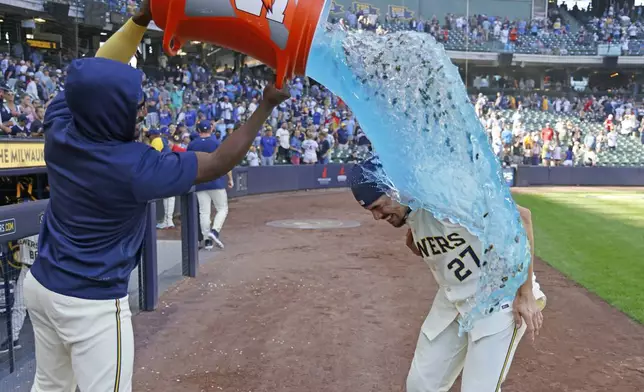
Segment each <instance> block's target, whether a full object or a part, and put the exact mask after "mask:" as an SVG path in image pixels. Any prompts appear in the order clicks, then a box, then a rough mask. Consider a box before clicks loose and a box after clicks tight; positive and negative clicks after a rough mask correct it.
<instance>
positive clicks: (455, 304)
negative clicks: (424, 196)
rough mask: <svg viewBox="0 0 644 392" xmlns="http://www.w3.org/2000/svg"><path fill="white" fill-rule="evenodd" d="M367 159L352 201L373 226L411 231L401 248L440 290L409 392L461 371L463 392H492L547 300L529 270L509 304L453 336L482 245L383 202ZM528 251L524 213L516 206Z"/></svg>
mask: <svg viewBox="0 0 644 392" xmlns="http://www.w3.org/2000/svg"><path fill="white" fill-rule="evenodd" d="M375 169H376V166H375V164H374V163H373V161H367V162H365V163H364V164H362V165H357V166H356V167H355V168H354V170H353V173H352V179H351V183H352V185H351V190H352V192H353V195H354V196H355V198H356V200H357V201H358V203H360V205H361V206H363V207H364V208H365V209H367V210H368V211H369V212H371V214H372V215H373V217H374V219H376V220H385V221H387V222H388V223H389V224H391V225H392V226H394V227H403V226H405V225H407V226H408V227H409V229H408V232H407V247H409V249H410V250H411V251H412V252H413V253H414V254H416V255H418V256H420V257H422V258H423V261H424V262H425V263H426V264H427V265H428V266H429V269H430V270H431V272H432V275H433V276H434V278H435V279H436V282H437V283H438V286H439V290H438V292H437V293H436V297H435V298H434V303H433V304H432V307H431V310H430V311H429V314H428V315H427V318H426V319H425V321H424V323H423V324H422V326H421V331H420V336H419V337H418V343H417V345H416V351H415V353H414V358H413V360H412V364H411V368H410V370H409V374H408V376H407V392H446V391H448V390H449V389H450V388H451V387H452V385H453V384H454V381H455V380H456V378H457V377H458V375H459V374H461V373H462V383H461V391H462V392H498V391H500V390H501V384H502V383H503V381H504V380H505V377H506V376H507V373H508V370H509V368H510V364H511V363H512V359H513V357H514V352H515V350H516V348H517V345H518V343H519V341H520V340H521V337H522V336H523V335H524V334H525V332H526V331H527V332H528V333H529V334H530V336H531V337H532V339H534V335H535V333H538V332H539V330H540V328H541V325H542V322H543V316H542V314H541V310H542V309H543V308H544V307H545V302H546V297H545V295H544V294H543V292H541V290H540V287H539V284H538V283H537V281H536V279H535V277H534V273H533V271H532V263H531V264H530V270H529V276H530V278H529V279H528V280H527V281H526V283H524V285H523V286H521V288H520V289H519V290H518V291H517V294H516V297H515V299H514V301H513V302H511V303H510V302H509V303H505V304H501V307H500V310H499V311H498V312H497V313H492V314H490V315H488V316H486V317H485V318H483V319H480V320H478V321H477V322H475V323H474V326H473V328H472V330H471V331H470V332H468V333H464V334H463V335H462V336H459V324H458V320H459V317H461V316H462V315H463V314H465V313H467V312H468V311H469V310H471V309H470V305H469V303H470V301H468V299H470V298H472V297H473V296H474V294H475V293H476V288H477V284H478V281H479V278H480V275H481V268H480V267H481V257H480V256H481V254H482V253H483V249H482V248H483V246H482V244H481V241H480V240H479V239H478V238H477V237H476V236H474V235H472V234H471V233H470V232H469V231H468V230H467V229H465V228H464V227H462V226H460V225H457V224H453V223H450V222H448V221H440V220H438V219H436V218H435V217H434V216H433V215H432V214H431V213H430V212H429V211H427V210H423V209H418V210H413V211H412V209H411V208H409V207H407V206H405V205H402V204H400V203H398V202H396V201H395V200H393V199H392V198H391V197H389V196H388V195H387V194H386V193H385V191H387V189H383V187H382V185H379V184H376V183H374V182H372V181H371V178H373V177H374V176H373V175H371V171H373V170H375ZM518 208H519V212H520V215H521V218H522V220H523V224H524V226H525V229H526V232H527V234H528V239H529V240H530V245H531V248H533V236H532V222H531V218H530V211H528V210H527V209H525V208H522V207H518Z"/></svg>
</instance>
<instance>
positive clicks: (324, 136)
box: [317, 129, 331, 165]
mask: <svg viewBox="0 0 644 392" xmlns="http://www.w3.org/2000/svg"><path fill="white" fill-rule="evenodd" d="M328 136H329V131H328V130H326V129H324V130H322V131H321V132H320V134H319V135H318V151H317V160H318V163H320V164H322V165H325V164H327V163H329V154H330V152H331V143H330V142H329V139H328Z"/></svg>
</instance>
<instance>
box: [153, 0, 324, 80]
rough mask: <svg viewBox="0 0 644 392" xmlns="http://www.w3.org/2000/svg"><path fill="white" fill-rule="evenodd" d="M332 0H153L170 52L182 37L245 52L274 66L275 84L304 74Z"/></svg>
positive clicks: (175, 47)
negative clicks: (322, 16) (319, 22)
mask: <svg viewBox="0 0 644 392" xmlns="http://www.w3.org/2000/svg"><path fill="white" fill-rule="evenodd" d="M325 1H331V0H151V9H152V18H153V19H154V22H155V23H156V25H157V26H159V28H161V29H163V30H164V35H163V48H164V50H165V51H166V52H167V53H168V54H169V55H171V56H174V55H176V54H177V52H178V51H179V49H180V48H181V46H182V45H183V43H184V42H186V41H204V42H209V43H212V44H215V45H218V46H222V47H225V48H229V49H232V50H235V51H237V52H241V53H245V54H247V55H249V56H251V57H254V58H256V59H257V60H259V61H261V62H263V63H264V64H266V65H268V66H270V67H272V68H273V69H275V71H276V73H277V80H276V84H277V87H278V88H281V87H282V84H283V82H284V80H285V79H286V78H291V77H293V76H294V75H304V72H305V70H306V61H307V59H308V55H309V50H310V48H311V41H312V40H313V35H314V33H315V29H316V27H317V24H318V20H319V18H320V15H321V13H322V10H323V8H324V5H325Z"/></svg>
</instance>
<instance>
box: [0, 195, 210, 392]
mask: <svg viewBox="0 0 644 392" xmlns="http://www.w3.org/2000/svg"><path fill="white" fill-rule="evenodd" d="M179 198H180V202H179V204H180V206H181V227H182V231H181V242H182V244H181V270H182V275H183V276H186V277H195V276H196V275H197V266H198V265H199V259H198V258H199V253H198V247H197V233H198V232H197V212H196V211H197V200H196V196H195V194H194V191H191V192H189V193H188V194H185V195H182V196H179ZM48 203H49V201H48V200H38V201H32V202H27V203H21V204H16V205H8V206H4V207H0V266H1V270H2V280H1V281H2V286H3V290H2V291H0V297H1V298H3V299H4V301H0V313H2V314H4V315H5V316H6V317H5V318H6V334H5V333H3V334H1V335H2V336H6V338H7V339H9V340H11V336H12V333H13V332H12V331H13V327H14V326H13V325H12V323H13V317H12V314H13V307H14V301H15V297H16V295H15V294H16V292H17V290H18V287H16V280H17V277H18V274H19V273H20V269H21V268H26V267H25V266H22V265H20V263H19V260H16V257H15V254H16V252H15V251H13V250H12V248H14V249H15V246H16V245H13V244H15V243H17V242H18V241H19V240H20V239H23V238H26V237H30V236H33V235H36V234H38V233H39V232H40V226H41V223H42V221H43V217H44V213H45V209H46V208H47V205H48ZM146 220H147V222H146V223H147V224H146V229H145V236H144V240H143V252H142V258H141V262H140V263H139V269H138V283H139V284H138V307H139V310H141V311H153V310H155V309H156V307H157V305H158V299H159V284H158V281H159V279H158V268H157V266H158V264H157V230H156V225H157V213H156V202H155V201H152V202H150V203H148V206H147V214H146ZM6 354H7V356H8V358H7V359H8V360H6V361H2V364H3V367H5V366H4V364H5V363H7V364H8V373H9V374H11V373H13V372H14V371H15V370H16V355H15V351H14V348H13V345H9V346H8V352H7V353H6ZM5 370H6V369H5ZM2 378H3V377H2V376H0V380H2ZM0 389H1V388H0Z"/></svg>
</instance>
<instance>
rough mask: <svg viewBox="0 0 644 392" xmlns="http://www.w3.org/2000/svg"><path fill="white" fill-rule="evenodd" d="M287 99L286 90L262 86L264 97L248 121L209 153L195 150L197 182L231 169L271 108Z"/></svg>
mask: <svg viewBox="0 0 644 392" xmlns="http://www.w3.org/2000/svg"><path fill="white" fill-rule="evenodd" d="M287 98H289V94H288V92H286V91H285V90H278V89H276V88H275V87H274V86H267V87H266V89H264V99H262V101H261V102H260V104H259V106H258V107H257V110H255V113H253V115H252V116H250V118H249V119H248V121H247V122H246V123H245V124H244V125H242V126H241V127H239V129H238V130H237V131H235V132H233V133H232V134H231V135H230V136H228V137H227V138H226V140H224V141H223V143H221V146H220V147H219V148H217V149H216V150H215V151H214V152H212V153H204V152H197V153H196V155H197V179H196V181H195V182H196V183H197V184H199V183H202V182H207V181H212V180H214V179H216V178H219V177H221V176H223V175H225V174H226V173H228V172H229V171H231V170H232V169H233V168H234V167H235V165H237V163H238V162H239V161H241V160H242V158H244V155H246V153H247V152H248V149H249V148H250V145H251V144H252V143H253V140H255V137H256V136H257V131H259V129H260V128H261V127H262V125H263V124H264V122H265V121H266V120H267V119H268V116H269V115H270V114H271V112H272V111H273V108H274V107H275V106H277V105H279V104H280V103H282V102H283V101H284V100H285V99H287Z"/></svg>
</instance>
